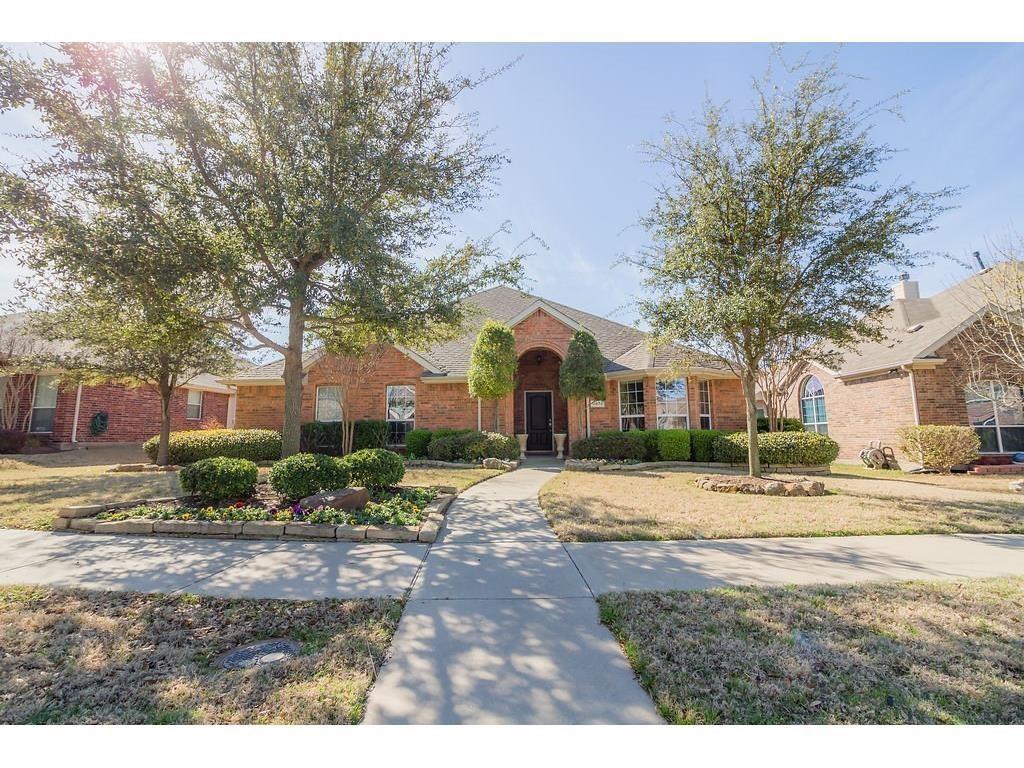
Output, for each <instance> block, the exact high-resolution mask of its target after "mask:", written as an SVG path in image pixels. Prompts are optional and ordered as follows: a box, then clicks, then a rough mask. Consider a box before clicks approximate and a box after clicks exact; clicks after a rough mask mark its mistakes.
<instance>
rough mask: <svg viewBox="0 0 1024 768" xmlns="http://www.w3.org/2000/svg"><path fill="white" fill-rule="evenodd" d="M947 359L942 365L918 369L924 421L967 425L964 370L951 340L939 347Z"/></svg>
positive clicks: (920, 402) (918, 401)
mask: <svg viewBox="0 0 1024 768" xmlns="http://www.w3.org/2000/svg"><path fill="white" fill-rule="evenodd" d="M936 354H937V355H938V356H939V357H944V358H946V359H947V362H946V363H945V364H944V365H940V366H939V367H938V368H932V369H930V370H918V371H914V385H915V387H916V389H917V407H918V412H919V413H920V415H921V423H922V424H960V425H965V426H966V425H967V424H968V421H967V401H966V399H965V398H964V390H963V384H962V382H963V376H962V374H963V371H962V370H961V368H960V365H959V364H958V363H957V359H956V350H955V349H954V348H953V347H952V346H951V345H949V344H947V345H946V346H944V347H942V348H941V349H939V350H937V351H936Z"/></svg>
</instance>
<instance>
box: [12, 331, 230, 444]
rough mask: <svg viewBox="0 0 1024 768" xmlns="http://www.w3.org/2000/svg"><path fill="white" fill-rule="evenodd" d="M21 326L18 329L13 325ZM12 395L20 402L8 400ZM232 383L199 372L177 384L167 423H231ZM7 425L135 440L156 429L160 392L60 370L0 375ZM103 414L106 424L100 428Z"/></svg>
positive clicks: (41, 432) (73, 436)
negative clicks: (87, 381) (66, 375)
mask: <svg viewBox="0 0 1024 768" xmlns="http://www.w3.org/2000/svg"><path fill="white" fill-rule="evenodd" d="M22 319H23V316H22V315H18V314H16V315H7V316H5V317H2V318H0V330H3V331H6V332H12V330H13V329H16V328H18V327H19V326H20V324H21V321H22ZM18 332H22V331H18ZM15 397H17V399H19V400H20V402H17V403H15V402H13V401H14V399H15ZM233 401H234V389H233V388H232V387H229V386H226V385H225V384H222V383H221V382H220V381H219V380H218V379H217V377H215V376H213V375H212V374H209V373H202V374H199V375H198V376H195V377H193V378H192V379H191V380H190V381H189V382H188V383H187V384H185V385H184V386H181V387H178V388H177V389H176V390H175V391H174V394H173V396H172V400H171V429H172V430H186V429H201V428H204V427H210V426H213V425H219V426H232V425H233V418H234V415H233V409H234V402H233ZM3 403H6V404H7V408H6V409H5V410H6V413H7V416H8V417H9V418H11V419H12V421H13V422H14V423H13V424H12V426H13V427H14V428H16V429H19V430H21V431H24V432H27V433H28V434H29V436H30V437H31V438H35V439H36V440H38V441H39V442H40V443H42V444H47V445H54V446H56V447H60V448H73V447H76V446H78V445H81V444H95V443H108V444H109V443H139V442H143V441H145V440H148V439H149V438H151V437H153V436H154V435H156V434H157V433H158V432H159V431H160V397H159V395H158V394H157V393H156V391H154V390H153V389H151V388H149V387H145V386H139V387H130V386H125V385H122V384H99V385H92V386H90V385H77V384H64V383H62V382H61V380H60V371H59V370H39V371H35V372H32V373H25V374H20V375H16V376H14V377H3V376H0V404H3ZM101 413H103V414H106V419H105V422H106V428H105V429H104V430H103V431H102V432H100V433H98V434H97V433H96V432H98V429H95V428H94V427H98V426H99V422H100V421H103V419H97V420H96V422H95V423H94V421H93V420H94V417H96V416H97V414H101Z"/></svg>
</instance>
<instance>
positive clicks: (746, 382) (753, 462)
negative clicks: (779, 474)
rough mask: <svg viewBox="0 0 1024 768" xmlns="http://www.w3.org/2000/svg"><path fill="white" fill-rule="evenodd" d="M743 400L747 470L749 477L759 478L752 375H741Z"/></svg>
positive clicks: (748, 373)
mask: <svg viewBox="0 0 1024 768" xmlns="http://www.w3.org/2000/svg"><path fill="white" fill-rule="evenodd" d="M743 398H744V399H745V400H746V401H747V441H748V443H749V444H750V447H749V449H748V451H747V468H748V469H749V470H750V476H751V477H760V476H761V456H760V454H759V453H758V450H757V395H756V394H755V382H754V375H753V374H752V373H750V372H747V371H745V372H744V373H743Z"/></svg>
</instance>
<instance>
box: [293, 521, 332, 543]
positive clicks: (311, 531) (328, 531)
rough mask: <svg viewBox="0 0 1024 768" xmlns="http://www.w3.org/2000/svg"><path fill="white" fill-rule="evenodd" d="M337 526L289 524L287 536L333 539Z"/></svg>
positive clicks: (326, 524)
mask: <svg viewBox="0 0 1024 768" xmlns="http://www.w3.org/2000/svg"><path fill="white" fill-rule="evenodd" d="M334 529H335V526H333V525H330V524H328V523H288V524H287V525H285V527H284V535H285V536H312V537H315V538H318V539H333V538H334Z"/></svg>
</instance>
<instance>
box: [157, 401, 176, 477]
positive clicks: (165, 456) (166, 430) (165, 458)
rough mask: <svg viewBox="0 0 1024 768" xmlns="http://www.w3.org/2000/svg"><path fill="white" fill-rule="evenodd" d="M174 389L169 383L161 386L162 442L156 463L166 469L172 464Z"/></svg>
mask: <svg viewBox="0 0 1024 768" xmlns="http://www.w3.org/2000/svg"><path fill="white" fill-rule="evenodd" d="M172 397H174V388H173V387H172V386H171V385H170V384H169V383H167V382H162V383H161V384H160V440H159V442H158V443H157V449H156V463H157V464H159V465H160V466H161V467H165V466H167V465H168V464H169V463H170V456H169V453H170V451H169V449H170V443H171V398H172Z"/></svg>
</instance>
